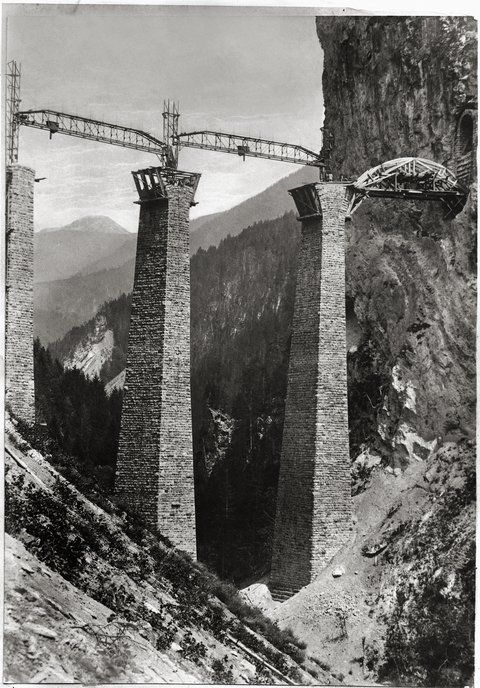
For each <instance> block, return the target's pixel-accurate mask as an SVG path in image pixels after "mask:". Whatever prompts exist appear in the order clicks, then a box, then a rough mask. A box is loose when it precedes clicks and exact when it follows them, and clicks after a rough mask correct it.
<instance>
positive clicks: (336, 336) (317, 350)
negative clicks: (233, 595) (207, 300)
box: [270, 149, 471, 600]
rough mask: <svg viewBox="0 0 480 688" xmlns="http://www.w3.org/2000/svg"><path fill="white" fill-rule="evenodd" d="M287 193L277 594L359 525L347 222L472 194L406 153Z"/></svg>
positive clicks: (321, 564)
mask: <svg viewBox="0 0 480 688" xmlns="http://www.w3.org/2000/svg"><path fill="white" fill-rule="evenodd" d="M462 150H463V149H462ZM469 153H470V151H469V150H467V152H466V154H469ZM470 159H471V156H470V158H468V160H470ZM467 171H468V170H467ZM465 178H467V177H465ZM290 193H291V194H292V196H293V199H294V201H295V204H296V206H297V210H298V214H299V217H298V219H299V220H300V221H301V223H302V235H301V242H300V252H299V257H298V264H297V284H296V293H295V309H294V317H293V330H292V343H291V349H290V364H289V371H288V387H287V399H286V405H285V423H284V429H283V442H282V454H281V464H280V476H279V485H278V493H277V513H276V520H275V530H274V540H273V553H272V568H271V575H270V590H271V592H272V596H273V597H274V598H275V599H277V600H284V599H287V598H288V597H290V596H291V595H293V594H294V593H295V592H297V591H298V590H300V588H302V587H304V586H305V585H308V583H311V582H312V580H314V578H316V577H317V575H318V574H319V573H320V572H321V570H322V569H323V568H325V566H326V565H327V564H328V562H329V561H330V560H331V559H332V558H333V557H334V556H335V554H336V553H337V552H338V551H339V550H340V549H341V547H342V546H343V545H345V544H346V543H347V542H348V540H349V536H350V531H351V527H352V524H351V516H352V502H351V487H350V483H351V478H350V457H349V438H348V409H347V356H346V317H345V237H344V233H345V220H346V219H349V218H350V217H351V215H352V214H353V213H354V212H355V210H356V209H357V208H358V207H359V205H360V204H361V203H363V201H364V200H365V199H368V198H394V199H399V200H414V201H419V200H420V201H426V200H427V201H438V202H440V203H442V205H443V207H444V209H445V211H446V217H450V218H452V217H454V216H455V215H456V214H457V213H458V212H460V210H461V209H462V208H463V206H464V205H465V202H466V198H467V193H468V192H467V189H466V186H464V185H462V184H461V183H459V182H458V181H457V179H456V177H455V175H454V174H453V173H452V172H450V171H449V170H448V169H447V168H445V167H443V166H442V165H440V164H439V163H435V162H433V161H431V160H425V159H423V158H412V157H408V158H397V159H395V160H389V161H388V162H385V163H383V164H381V165H378V166H377V167H374V168H372V169H370V170H368V171H367V172H365V173H364V174H362V175H361V176H360V177H359V178H358V179H357V180H356V181H355V182H343V183H342V182H325V181H322V182H319V183H314V184H306V185H304V186H301V187H298V188H296V189H292V190H291V191H290Z"/></svg>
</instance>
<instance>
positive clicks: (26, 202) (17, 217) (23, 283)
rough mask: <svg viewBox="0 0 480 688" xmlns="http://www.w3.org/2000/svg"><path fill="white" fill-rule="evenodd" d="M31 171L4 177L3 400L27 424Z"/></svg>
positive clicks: (31, 399)
mask: <svg viewBox="0 0 480 688" xmlns="http://www.w3.org/2000/svg"><path fill="white" fill-rule="evenodd" d="M34 181H35V172H34V171H33V170H31V169H30V168H28V167H23V166H22V165H17V164H15V165H10V166H8V167H7V173H6V184H7V188H6V208H5V209H6V222H5V229H6V239H5V241H6V246H5V248H6V275H5V284H6V293H5V301H6V310H5V401H6V403H7V404H8V406H9V407H10V408H11V410H12V412H13V414H14V415H15V416H17V417H18V418H21V419H22V420H24V421H25V422H26V423H28V424H32V423H33V422H34V420H35V390H34V376H33V185H34Z"/></svg>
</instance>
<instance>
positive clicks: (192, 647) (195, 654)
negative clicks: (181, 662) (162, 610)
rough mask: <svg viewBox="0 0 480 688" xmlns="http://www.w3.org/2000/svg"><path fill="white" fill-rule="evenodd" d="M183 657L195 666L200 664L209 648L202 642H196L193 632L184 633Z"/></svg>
mask: <svg viewBox="0 0 480 688" xmlns="http://www.w3.org/2000/svg"><path fill="white" fill-rule="evenodd" d="M181 648H182V650H181V655H182V657H184V658H185V659H189V660H190V661H191V662H195V664H200V662H201V660H202V659H203V658H204V657H205V655H206V654H207V648H206V647H205V645H204V644H203V643H202V642H201V641H197V640H195V638H194V637H193V635H192V633H191V631H187V632H186V633H184V635H183V638H182V640H181Z"/></svg>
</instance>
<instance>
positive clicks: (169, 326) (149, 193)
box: [115, 168, 199, 556]
mask: <svg viewBox="0 0 480 688" xmlns="http://www.w3.org/2000/svg"><path fill="white" fill-rule="evenodd" d="M133 176H134V180H135V184H136V186H137V191H138V193H139V197H140V198H139V201H138V203H139V204H140V220H139V228H138V240H137V255H136V263H135V278H134V286H133V294H132V311H131V318H130V332H129V340H128V353H127V368H126V378H125V396H124V401H123V412H122V422H121V430H120V439H119V447H118V457H117V472H116V483H115V491H116V494H117V496H119V497H120V498H121V499H122V501H123V502H124V503H125V504H126V505H127V506H128V507H130V508H131V509H133V510H135V511H136V512H138V513H139V514H140V515H141V516H143V517H144V518H145V520H146V521H147V523H149V525H151V526H153V527H156V528H158V530H159V531H160V532H161V533H162V534H163V535H165V536H167V537H168V538H169V539H170V540H171V541H172V543H173V544H174V545H175V546H177V547H179V548H180V549H182V550H184V551H186V552H188V553H189V554H191V555H192V556H195V555H196V531H195V497H194V482H193V449H192V418H191V395H190V257H189V210H190V206H191V205H192V204H193V199H194V195H195V190H196V187H197V184H198V179H199V175H197V174H193V173H184V172H179V171H167V170H164V169H162V168H148V169H146V170H140V171H138V172H134V173H133Z"/></svg>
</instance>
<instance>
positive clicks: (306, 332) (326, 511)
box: [270, 183, 351, 600]
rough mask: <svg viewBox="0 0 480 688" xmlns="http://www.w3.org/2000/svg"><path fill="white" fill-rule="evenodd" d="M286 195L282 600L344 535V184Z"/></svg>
mask: <svg viewBox="0 0 480 688" xmlns="http://www.w3.org/2000/svg"><path fill="white" fill-rule="evenodd" d="M290 193H291V194H292V196H293V198H294V200H295V203H296V206H297V209H298V211H299V220H301V222H302V237H301V244H300V253H299V258H298V267H297V283H296V292H295V310H294V317H293V332H292V342H291V350H290V363H289V372H288V388H287V399H286V406H285V424H284V430H283V442H282V455H281V465H280V478H279V485H278V496H277V514H276V522H275V533H274V542H273V555H272V569H271V576H270V589H271V591H272V594H273V597H274V598H275V599H278V600H283V599H287V598H288V597H290V596H291V595H292V594H294V593H295V592H297V591H298V590H300V588H302V587H303V586H305V585H307V584H308V583H310V582H311V581H312V580H313V579H314V578H315V577H316V576H317V575H318V573H319V572H320V571H321V570H322V569H323V568H324V567H325V566H326V565H327V563H328V561H329V560H330V559H331V558H332V557H333V556H334V555H335V553H336V552H337V551H338V550H339V549H340V547H341V546H342V545H343V544H344V543H345V542H346V541H347V540H348V537H349V532H350V526H351V489H350V457H349V445H348V414H347V357H346V342H345V334H346V325H345V320H346V319H345V243H344V227H345V215H346V211H347V195H348V190H347V189H346V186H345V184H340V183H338V184H336V183H321V184H307V185H305V186H302V187H299V188H297V189H293V190H292V191H290Z"/></svg>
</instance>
